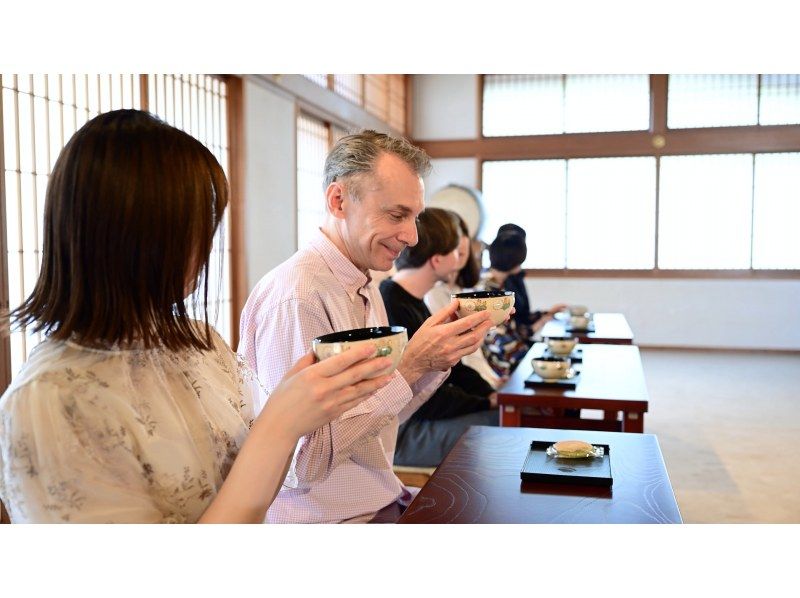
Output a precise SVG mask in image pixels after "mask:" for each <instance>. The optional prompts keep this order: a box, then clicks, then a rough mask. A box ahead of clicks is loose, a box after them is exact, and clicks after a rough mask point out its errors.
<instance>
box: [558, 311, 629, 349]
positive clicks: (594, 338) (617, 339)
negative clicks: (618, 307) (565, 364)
mask: <svg viewBox="0 0 800 598" xmlns="http://www.w3.org/2000/svg"><path fill="white" fill-rule="evenodd" d="M592 321H593V322H594V330H595V331H594V332H578V331H575V332H569V331H567V324H568V320H562V319H553V320H550V321H549V322H547V323H546V324H545V325H544V327H543V328H542V337H547V336H576V337H578V339H579V341H580V342H582V343H605V344H609V345H632V344H633V331H632V330H631V327H630V326H629V325H628V321H627V320H626V319H625V316H624V315H622V314H616V313H597V314H593V316H592Z"/></svg>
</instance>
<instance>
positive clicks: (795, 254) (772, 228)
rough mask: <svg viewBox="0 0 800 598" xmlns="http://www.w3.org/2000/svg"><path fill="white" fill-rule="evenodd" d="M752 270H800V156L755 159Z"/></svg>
mask: <svg viewBox="0 0 800 598" xmlns="http://www.w3.org/2000/svg"><path fill="white" fill-rule="evenodd" d="M754 189H755V196H754V198H753V200H754V205H753V268H775V269H778V268H791V269H800V241H799V240H798V234H797V227H798V224H800V154H758V155H756V170H755V184H754Z"/></svg>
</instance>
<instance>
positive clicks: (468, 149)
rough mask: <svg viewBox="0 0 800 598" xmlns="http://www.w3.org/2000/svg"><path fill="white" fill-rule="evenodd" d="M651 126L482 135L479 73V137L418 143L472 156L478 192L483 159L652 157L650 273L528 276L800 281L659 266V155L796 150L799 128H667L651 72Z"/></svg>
mask: <svg viewBox="0 0 800 598" xmlns="http://www.w3.org/2000/svg"><path fill="white" fill-rule="evenodd" d="M649 78H650V126H649V128H648V129H647V130H644V131H622V132H602V133H559V134H551V135H526V136H511V137H484V136H483V87H484V75H478V81H477V88H478V97H477V102H476V109H477V115H476V119H477V123H478V129H477V131H478V133H477V137H475V138H474V139H467V140H439V141H418V142H416V144H417V145H419V146H420V147H422V148H423V149H424V150H425V151H427V152H428V155H429V156H430V157H431V158H433V159H436V158H475V159H476V160H477V185H478V188H479V189H482V188H483V163H484V162H488V161H498V160H502V161H509V160H545V159H550V160H552V159H574V158H622V157H639V156H651V157H655V158H656V237H655V259H656V262H655V263H656V267H654V268H653V269H649V270H617V269H609V270H578V269H568V268H563V269H527V270H526V271H525V272H526V275H527V276H532V277H543V278H546V277H569V278H700V279H800V269H798V270H783V269H781V270H767V269H753V268H749V269H741V270H694V269H692V270H672V269H669V270H666V269H660V268H658V239H659V237H658V224H659V222H658V208H659V199H660V198H659V189H658V187H659V182H660V181H659V178H660V177H659V175H660V165H661V161H660V159H661V157H662V156H683V155H701V154H736V153H751V154H761V153H774V152H800V125H752V126H736V127H707V128H692V129H685V128H681V129H669V128H668V127H667V90H668V78H669V75H666V74H650V75H649Z"/></svg>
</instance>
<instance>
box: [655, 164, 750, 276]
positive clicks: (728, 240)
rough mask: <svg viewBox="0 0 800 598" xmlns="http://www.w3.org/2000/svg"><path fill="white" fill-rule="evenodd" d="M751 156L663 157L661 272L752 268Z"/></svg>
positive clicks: (659, 254) (660, 222)
mask: <svg viewBox="0 0 800 598" xmlns="http://www.w3.org/2000/svg"><path fill="white" fill-rule="evenodd" d="M752 165H753V157H752V155H751V154H732V155H709V156H668V157H664V158H662V159H661V174H660V192H659V193H660V194H659V232H658V238H659V245H658V260H659V264H658V266H659V268H663V269H670V268H672V269H738V268H749V267H750V232H751V220H752V218H751V216H752V183H753V167H752Z"/></svg>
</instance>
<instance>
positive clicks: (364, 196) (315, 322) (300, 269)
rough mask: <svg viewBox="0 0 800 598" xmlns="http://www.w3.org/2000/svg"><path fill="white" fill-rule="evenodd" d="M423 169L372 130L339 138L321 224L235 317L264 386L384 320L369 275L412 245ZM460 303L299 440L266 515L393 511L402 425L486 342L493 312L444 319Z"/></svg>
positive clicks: (333, 516) (403, 144)
mask: <svg viewBox="0 0 800 598" xmlns="http://www.w3.org/2000/svg"><path fill="white" fill-rule="evenodd" d="M429 167H430V162H429V160H428V157H427V155H426V154H425V152H423V151H422V150H420V149H419V148H417V147H415V146H413V145H411V144H410V143H409V142H408V141H406V140H405V139H402V138H396V137H391V136H389V135H385V134H382V133H376V132H375V131H362V132H361V133H358V134H355V135H348V136H346V137H343V138H342V139H340V140H339V141H338V142H337V143H336V145H335V146H334V147H333V149H332V150H331V151H330V153H329V154H328V157H327V158H326V160H325V168H324V181H323V189H324V193H325V201H326V208H327V214H326V217H325V222H324V223H323V225H322V228H321V229H320V230H319V231H318V232H317V234H316V235H315V236H314V238H313V239H312V240H311V242H310V243H309V245H308V246H307V247H303V248H301V249H300V250H299V251H298V252H297V253H295V255H294V256H292V257H291V258H290V259H289V260H287V261H285V262H284V263H283V264H281V265H279V266H278V267H277V268H275V269H274V270H272V271H271V272H269V273H268V274H267V275H266V276H264V278H262V279H261V281H260V282H258V284H256V286H255V288H254V289H253V291H252V293H251V294H250V297H249V298H248V300H247V304H246V305H245V308H244V312H243V313H242V320H241V326H240V330H241V335H240V337H241V344H240V352H241V353H242V354H243V355H244V356H245V358H246V359H247V361H248V363H249V364H250V365H251V366H252V367H253V368H255V369H256V371H257V373H258V376H259V377H260V378H261V379H262V380H263V381H264V383H265V384H266V386H267V387H268V388H272V387H274V386H275V385H277V384H278V382H279V381H280V379H281V378H282V377H283V376H284V375H285V374H286V372H287V371H288V370H289V368H290V367H291V364H292V362H293V361H294V360H295V359H297V358H298V357H299V356H301V355H303V354H305V353H306V352H307V351H308V348H309V347H310V346H311V341H312V340H313V339H314V338H316V337H318V336H320V335H323V334H329V333H332V332H340V331H344V330H349V329H353V328H363V327H373V326H386V325H387V324H388V319H387V317H386V310H385V309H384V306H383V300H382V299H381V296H380V293H379V292H378V290H377V288H375V285H374V284H373V283H372V282H371V279H370V277H369V271H370V270H376V271H386V270H389V269H390V268H391V267H392V263H393V262H394V260H395V259H396V258H397V257H398V256H399V255H400V253H401V252H402V251H403V250H404V249H405V248H406V247H410V246H414V245H416V244H417V226H416V218H417V216H418V215H419V214H420V213H421V212H422V210H423V208H424V186H423V182H422V175H423V174H424V173H425V172H427V171H428V169H429ZM456 307H457V305H456V303H455V302H454V303H453V304H451V305H449V306H447V307H446V308H444V309H442V310H439V311H438V312H437V313H435V314H434V315H433V316H432V317H431V318H428V320H426V321H425V323H424V324H423V325H422V326H421V327H420V329H419V330H418V331H417V333H416V334H415V335H414V336H413V337H412V338H411V339H410V341H409V343H408V345H407V346H406V348H405V351H404V352H403V356H402V359H401V362H400V365H399V366H398V368H397V371H396V372H395V373H394V375H393V376H392V379H391V382H390V383H389V384H388V385H387V386H385V387H383V388H381V389H380V390H379V391H377V392H376V393H375V394H373V396H371V397H370V398H369V399H367V400H366V401H364V402H363V403H361V404H360V405H358V406H357V407H356V408H355V409H351V410H349V411H348V412H346V413H344V414H342V415H341V416H340V417H339V418H338V419H336V420H335V421H333V422H332V423H330V424H328V425H325V426H321V427H319V428H318V429H317V430H314V431H313V432H311V433H309V434H306V435H305V436H303V438H302V439H301V440H300V442H299V443H298V444H297V448H296V451H295V454H294V457H293V459H292V462H291V465H290V467H289V472H288V475H287V478H286V481H285V484H284V487H283V488H282V489H281V491H280V493H279V494H278V496H277V497H276V499H275V503H274V505H273V507H272V508H271V509H270V511H269V514H268V518H269V521H271V522H286V523H308V522H327V523H333V522H341V521H351V522H355V521H369V520H373V519H375V518H380V519H381V520H387V519H391V518H395V517H399V515H400V513H401V512H402V510H403V509H404V508H405V507H406V506H407V505H408V504H409V503H410V501H411V500H412V499H413V496H414V491H413V489H411V488H406V487H405V486H403V484H402V483H401V482H400V480H399V479H398V478H397V476H396V475H395V474H394V472H393V471H392V462H393V460H394V450H395V443H396V441H397V430H398V426H399V424H400V423H402V422H404V421H406V420H407V419H408V418H409V417H410V416H411V414H412V413H414V411H416V410H417V408H419V407H420V405H422V404H423V403H424V402H425V401H426V400H428V398H429V397H430V396H431V394H433V392H434V391H435V390H436V389H437V388H438V387H439V385H440V384H441V383H442V381H443V380H444V379H445V378H446V377H447V375H448V373H449V371H450V367H451V366H453V365H454V364H456V363H458V361H459V360H460V359H461V358H462V357H463V356H464V355H468V354H470V353H472V352H474V351H475V349H477V348H478V347H479V346H480V345H481V343H482V342H483V338H484V336H485V334H486V331H487V330H488V329H489V328H490V327H491V325H492V322H491V320H490V319H489V317H488V314H487V315H484V314H474V315H471V316H469V317H467V318H462V319H459V320H457V321H451V319H452V318H453V317H454V314H455V312H456ZM276 348H280V351H276ZM267 405H269V402H268V403H267Z"/></svg>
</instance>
